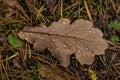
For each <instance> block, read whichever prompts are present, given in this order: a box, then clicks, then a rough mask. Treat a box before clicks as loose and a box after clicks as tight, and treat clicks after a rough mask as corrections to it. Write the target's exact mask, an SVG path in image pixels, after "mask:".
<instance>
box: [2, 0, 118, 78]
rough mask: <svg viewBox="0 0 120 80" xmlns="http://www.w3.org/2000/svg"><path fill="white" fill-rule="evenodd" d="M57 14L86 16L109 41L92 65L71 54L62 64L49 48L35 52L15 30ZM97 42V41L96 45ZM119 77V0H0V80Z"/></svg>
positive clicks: (46, 21)
mask: <svg viewBox="0 0 120 80" xmlns="http://www.w3.org/2000/svg"><path fill="white" fill-rule="evenodd" d="M60 18H69V19H70V20H71V21H74V20H76V19H86V20H90V21H91V22H92V23H93V27H97V28H99V29H101V31H102V32H103V34H104V39H106V41H107V42H108V44H109V47H108V49H107V50H106V53H105V54H104V55H100V56H95V60H94V63H93V64H92V65H80V64H79V63H78V61H77V60H76V59H75V58H74V55H72V56H71V65H70V66H69V67H68V68H63V67H62V66H60V65H59V61H57V59H55V58H54V57H53V56H51V53H50V52H49V50H47V49H46V50H45V51H44V52H36V51H34V49H33V48H32V45H31V44H29V43H28V42H26V41H23V40H21V39H20V38H19V37H18V35H17V33H19V31H20V30H22V28H23V27H24V26H39V24H40V23H42V24H45V25H47V26H48V25H50V24H51V23H52V22H53V21H57V20H59V19H60ZM98 46H99V45H98ZM33 79H34V80H62V79H63V80H120V0H0V80H33Z"/></svg>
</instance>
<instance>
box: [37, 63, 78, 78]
mask: <svg viewBox="0 0 120 80" xmlns="http://www.w3.org/2000/svg"><path fill="white" fill-rule="evenodd" d="M38 73H39V74H40V75H41V77H43V78H46V80H78V79H77V78H78V77H75V76H74V75H72V74H70V73H68V72H67V71H64V70H61V69H59V68H57V67H53V68H52V67H51V66H46V65H41V66H40V67H39V69H38ZM75 78H76V79H75Z"/></svg>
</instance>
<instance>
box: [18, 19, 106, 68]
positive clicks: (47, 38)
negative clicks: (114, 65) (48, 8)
mask: <svg viewBox="0 0 120 80" xmlns="http://www.w3.org/2000/svg"><path fill="white" fill-rule="evenodd" d="M18 35H19V37H20V38H21V39H25V40H27V41H28V42H30V43H31V44H33V46H34V49H35V50H39V51H43V50H44V49H45V48H49V49H50V51H51V53H52V55H53V56H55V57H56V58H57V59H58V60H59V61H60V64H61V65H62V66H64V67H68V66H69V64H70V55H71V54H73V53H75V56H76V59H77V60H78V61H79V62H80V63H81V64H88V65H89V64H92V63H93V61H94V56H95V55H101V54H104V53H105V52H104V51H105V49H107V47H108V44H107V42H106V41H105V40H104V39H103V38H102V37H103V34H102V32H101V31H100V30H99V29H97V28H93V27H92V23H91V22H89V21H87V20H83V19H78V20H76V21H74V22H73V23H71V24H70V20H69V19H65V18H62V19H60V20H59V21H57V22H53V23H52V24H51V25H50V26H49V27H24V29H23V30H22V31H20V33H19V34H18Z"/></svg>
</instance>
